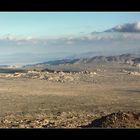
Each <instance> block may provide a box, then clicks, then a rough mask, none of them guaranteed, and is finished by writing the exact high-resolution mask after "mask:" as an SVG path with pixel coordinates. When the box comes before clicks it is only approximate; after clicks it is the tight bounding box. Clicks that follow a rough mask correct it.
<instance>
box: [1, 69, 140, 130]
mask: <svg viewBox="0 0 140 140" xmlns="http://www.w3.org/2000/svg"><path fill="white" fill-rule="evenodd" d="M104 70H105V71H103V72H97V74H96V75H93V76H92V77H90V76H88V75H84V74H83V75H82V74H81V75H80V79H79V80H77V81H76V80H75V81H72V82H69V81H68V82H63V83H61V82H55V81H47V80H41V79H30V78H0V127H1V128H81V127H82V126H86V125H88V124H90V123H91V122H92V121H93V120H95V119H97V118H100V117H101V116H105V115H108V114H110V113H113V112H118V111H124V112H126V111H132V112H140V76H136V75H128V74H127V73H124V72H122V71H121V69H120V68H114V69H113V70H112V69H110V70H109V69H105V68H104Z"/></svg>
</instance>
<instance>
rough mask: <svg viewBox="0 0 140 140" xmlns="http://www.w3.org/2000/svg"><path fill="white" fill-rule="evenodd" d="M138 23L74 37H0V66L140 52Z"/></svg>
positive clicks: (139, 23) (139, 27) (139, 25)
mask: <svg viewBox="0 0 140 140" xmlns="http://www.w3.org/2000/svg"><path fill="white" fill-rule="evenodd" d="M139 44H140V22H139V21H138V22H135V23H126V24H122V25H117V26H115V27H112V28H110V29H107V30H105V31H102V32H90V33H86V34H83V35H77V36H64V37H52V38H45V37H44V38H34V37H30V36H27V37H22V36H13V35H10V34H9V35H7V36H0V49H1V52H0V65H15V64H20V65H26V64H36V63H41V62H47V61H54V60H61V59H77V58H90V57H94V56H111V55H115V56H116V55H121V54H127V53H130V54H140V45H139Z"/></svg>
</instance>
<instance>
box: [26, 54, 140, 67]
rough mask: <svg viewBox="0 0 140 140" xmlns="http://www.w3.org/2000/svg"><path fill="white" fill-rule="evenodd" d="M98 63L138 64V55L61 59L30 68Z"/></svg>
mask: <svg viewBox="0 0 140 140" xmlns="http://www.w3.org/2000/svg"><path fill="white" fill-rule="evenodd" d="M95 62H96V63H100V62H106V63H107V62H117V63H128V64H129V63H133V64H137V63H140V54H121V55H116V56H94V57H87V58H79V57H78V58H76V57H75V58H69V59H61V60H54V61H47V62H43V63H38V64H35V65H31V66H36V65H48V64H49V65H60V64H92V63H95ZM28 66H29V65H28Z"/></svg>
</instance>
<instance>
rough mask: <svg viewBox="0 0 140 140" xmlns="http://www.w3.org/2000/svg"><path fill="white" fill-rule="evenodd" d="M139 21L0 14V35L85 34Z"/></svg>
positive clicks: (117, 15)
mask: <svg viewBox="0 0 140 140" xmlns="http://www.w3.org/2000/svg"><path fill="white" fill-rule="evenodd" d="M138 20H140V13H139V12H137V13H136V12H135V13H134V12H125V13H124V12H1V13H0V34H1V35H7V34H11V35H24V36H26V35H28V36H35V37H42V36H43V37H44V36H45V37H46V36H47V37H48V36H64V35H79V34H84V33H85V34H86V33H89V32H91V31H104V30H106V29H108V28H111V27H113V26H115V25H118V24H124V23H131V22H136V21H138Z"/></svg>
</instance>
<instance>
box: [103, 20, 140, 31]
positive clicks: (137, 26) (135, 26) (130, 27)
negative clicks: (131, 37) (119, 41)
mask: <svg viewBox="0 0 140 140" xmlns="http://www.w3.org/2000/svg"><path fill="white" fill-rule="evenodd" d="M105 32H139V33H140V21H138V22H135V23H126V24H122V25H117V26H115V27H113V28H111V29H108V30H106V31H105Z"/></svg>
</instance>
